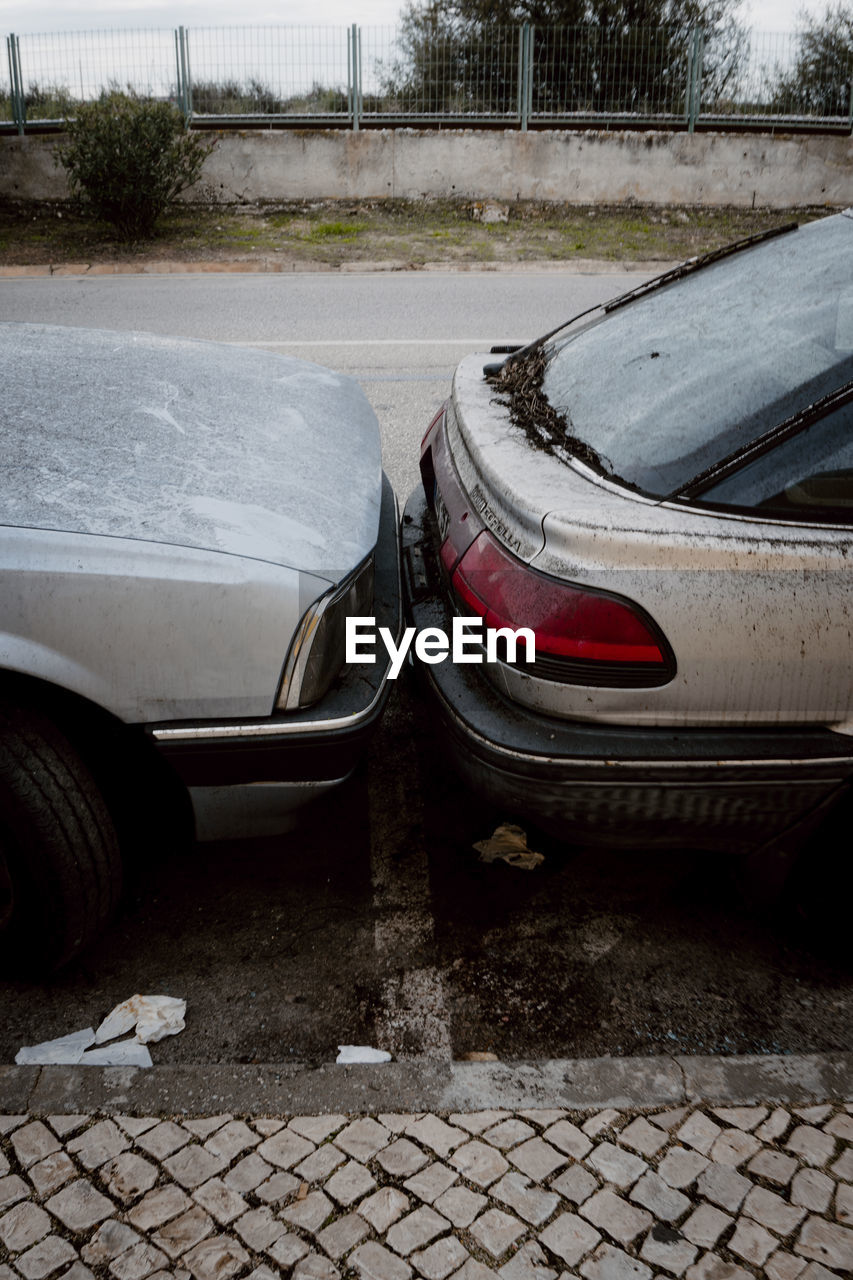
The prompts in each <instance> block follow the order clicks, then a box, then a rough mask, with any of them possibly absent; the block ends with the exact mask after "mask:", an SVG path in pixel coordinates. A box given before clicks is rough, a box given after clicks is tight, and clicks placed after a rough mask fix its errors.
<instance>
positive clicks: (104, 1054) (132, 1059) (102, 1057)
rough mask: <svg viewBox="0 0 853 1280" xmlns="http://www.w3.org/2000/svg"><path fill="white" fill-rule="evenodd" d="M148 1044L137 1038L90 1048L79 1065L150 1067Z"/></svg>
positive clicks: (151, 1064)
mask: <svg viewBox="0 0 853 1280" xmlns="http://www.w3.org/2000/svg"><path fill="white" fill-rule="evenodd" d="M153 1065H154V1064H153V1062H152V1061H151V1054H150V1053H149V1052H148V1046H147V1045H145V1044H140V1043H139V1041H138V1040H118V1041H117V1042H116V1043H115V1044H107V1045H104V1046H103V1047H102V1048H100V1049H90V1050H89V1052H88V1053H84V1054H83V1057H82V1058H81V1059H80V1066H81V1067H152V1066H153Z"/></svg>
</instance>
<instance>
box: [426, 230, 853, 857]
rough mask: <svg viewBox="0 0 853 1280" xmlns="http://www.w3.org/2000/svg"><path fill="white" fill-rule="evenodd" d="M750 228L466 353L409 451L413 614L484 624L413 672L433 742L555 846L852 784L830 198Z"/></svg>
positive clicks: (673, 838)
mask: <svg viewBox="0 0 853 1280" xmlns="http://www.w3.org/2000/svg"><path fill="white" fill-rule="evenodd" d="M757 240H758V242H756V241H755V240H751V241H749V242H747V243H741V244H739V245H736V246H732V247H731V248H729V249H727V250H725V251H721V252H718V253H715V254H711V255H708V256H707V257H706V258H703V259H700V260H695V261H693V262H690V263H687V264H685V265H684V266H683V267H681V268H678V269H676V270H674V271H672V272H669V273H667V274H666V275H664V276H662V277H660V278H659V279H657V280H654V281H651V282H650V283H648V284H644V285H642V286H641V287H639V288H638V289H635V290H633V291H632V292H631V293H629V294H627V295H624V296H622V297H620V298H617V299H614V300H613V301H612V302H610V303H609V304H607V305H605V306H602V307H599V308H596V309H593V310H592V311H591V312H589V313H587V314H585V315H583V316H581V317H577V318H576V319H575V320H573V321H570V322H569V323H567V324H566V325H565V326H564V327H563V328H561V329H559V330H557V331H556V332H553V333H551V334H549V335H546V337H544V338H542V339H539V340H538V341H536V342H533V343H531V344H530V345H529V346H527V347H525V348H522V349H518V350H514V351H511V352H509V353H508V354H507V353H506V351H505V350H504V351H503V352H500V353H499V352H498V351H493V352H492V353H490V354H487V355H478V356H471V357H469V358H467V359H465V360H463V362H462V363H461V364H460V365H459V367H458V369H457V371H456V375H455V378H454V381H453V390H452V395H451V397H450V399H449V400H448V401H447V403H446V405H445V406H444V409H443V410H442V411H441V413H440V414H439V416H438V417H437V419H436V420H435V421H434V422H433V423H432V426H431V427H430V429H429V431H428V433H427V436H426V438H425V440H424V442H423V446H422V458H421V473H422V477H423V486H422V488H420V489H419V490H418V491H416V492H415V493H414V494H413V495H412V497H411V498H410V500H409V503H408V505H407V508H406V513H405V516H404V522H403V538H404V551H405V555H404V563H405V565H406V582H407V591H408V599H409V609H410V612H411V619H412V622H413V624H414V625H415V626H416V627H417V628H418V629H424V628H427V627H439V628H443V629H444V630H446V631H449V630H450V628H451V626H452V623H453V618H454V617H457V618H462V617H465V618H473V619H476V620H477V624H478V626H479V627H482V626H483V625H485V626H486V627H487V628H491V629H492V631H493V633H494V635H495V637H498V639H496V641H495V647H494V649H493V653H492V657H493V659H494V660H493V661H488V660H485V655H481V656H483V658H484V660H481V661H479V662H474V661H471V659H470V658H469V659H466V661H465V662H464V663H460V662H453V661H444V662H431V663H430V664H428V665H427V664H423V663H422V664H420V669H421V674H422V675H423V678H424V680H425V681H426V683H427V686H428V691H429V695H430V697H431V700H432V702H433V704H434V709H435V711H436V712H437V719H438V720H439V722H440V724H441V726H442V727H443V730H444V734H445V738H446V742H447V746H448V749H449V752H450V754H451V758H452V760H453V762H454V764H455V765H456V767H457V768H458V770H459V771H461V773H462V775H463V777H464V778H465V779H467V781H468V782H469V783H470V784H471V785H472V786H473V787H475V788H477V789H479V790H480V791H481V792H482V793H484V794H485V795H486V796H488V797H489V798H490V799H492V800H494V801H495V802H496V803H498V804H499V805H500V806H501V809H502V811H503V812H505V813H507V814H511V813H518V814H521V815H526V816H528V817H531V818H533V819H534V820H536V821H537V822H538V823H539V824H540V825H541V826H543V827H546V828H548V827H551V828H554V829H555V830H557V831H559V832H560V834H561V835H563V836H566V835H567V836H568V837H569V838H570V839H571V840H572V841H574V842H576V843H583V844H595V843H598V844H602V845H603V844H607V845H622V846H639V847H649V846H658V847H660V846H668V847H680V846H685V845H688V846H700V847H705V848H709V849H717V850H725V851H732V852H735V851H747V850H751V851H753V852H754V851H756V850H757V849H758V848H761V847H765V848H768V849H769V848H770V847H772V846H773V844H774V842H776V844H777V846H778V842H780V841H785V840H789V841H790V842H791V843H792V844H793V843H794V842H795V840H796V839H798V838H800V837H801V836H802V835H803V834H804V833H805V831H806V830H807V829H811V828H812V827H813V826H814V825H815V824H816V823H817V821H818V819H819V818H820V816H821V815H822V814H823V813H824V812H825V811H827V810H828V808H829V807H830V806H831V805H832V804H833V803H834V802H835V801H836V800H837V799H838V798H840V796H841V795H842V794H843V793H844V792H845V790H846V789H848V788H849V785H850V779H851V776H852V775H853V596H851V585H853V529H851V526H853V216H851V213H849V212H848V213H847V214H844V215H837V216H833V217H829V218H826V219H825V220H822V221H820V222H816V223H813V224H811V225H808V226H805V227H803V228H802V229H797V228H796V227H789V228H783V229H780V230H779V231H778V232H774V233H772V234H770V235H764V236H762V237H759V238H757ZM521 628H526V629H528V630H529V631H532V632H533V633H535V656H534V657H533V660H530V659H531V655H530V653H529V652H528V650H527V647H526V645H525V646H522V645H521V644H520V642H519V643H515V641H514V640H513V641H512V647H511V646H510V639H511V637H510V635H509V634H508V633H511V632H515V631H517V630H518V629H521ZM501 629H503V631H504V632H506V633H507V634H506V635H504V636H499V631H500V630H501ZM477 634H481V632H478V633H477ZM498 640H499V641H500V645H499V644H498ZM501 646H502V647H501Z"/></svg>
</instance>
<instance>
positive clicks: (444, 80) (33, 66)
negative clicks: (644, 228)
mask: <svg viewBox="0 0 853 1280" xmlns="http://www.w3.org/2000/svg"><path fill="white" fill-rule="evenodd" d="M6 52H7V59H6V61H7V68H6V70H7V76H6V80H5V86H4V83H3V79H2V77H0V123H3V124H6V125H9V124H15V125H17V127H18V128H19V130H23V129H24V127H25V126H26V125H27V124H32V125H42V126H44V125H49V124H58V123H59V122H61V121H63V120H65V119H68V118H69V117H70V116H73V114H74V110H75V107H76V105H78V104H79V103H81V102H87V101H91V100H93V99H95V98H98V97H100V96H102V95H105V94H108V93H110V92H112V91H116V90H118V91H122V92H126V93H131V94H134V95H136V96H140V97H151V98H158V99H165V100H168V101H171V102H174V103H175V104H176V105H177V106H178V107H179V108H180V109H181V110H182V111H183V112H184V114H185V116H186V117H187V119H188V120H196V121H199V122H205V121H208V122H218V123H222V124H223V125H224V124H226V123H227V122H229V121H233V122H237V123H239V122H240V121H243V120H252V121H266V120H269V121H278V122H280V123H283V124H287V123H288V122H290V123H294V124H295V123H302V122H309V121H316V122H318V123H327V124H332V125H344V126H349V127H352V128H358V127H360V125H361V123H362V122H364V123H365V124H370V123H401V124H405V123H413V124H416V123H424V122H434V123H439V124H440V123H442V122H453V123H456V124H462V125H464V124H472V125H473V124H477V123H491V122H495V123H505V124H507V125H509V126H516V127H521V128H527V127H528V126H537V125H538V126H540V127H544V126H555V127H557V126H568V127H571V126H573V125H577V124H593V125H594V124H602V123H608V124H614V125H618V124H620V123H621V124H624V125H628V126H634V127H644V126H647V127H650V126H652V125H664V126H672V127H680V126H685V127H687V128H691V129H692V128H695V127H696V126H697V125H703V124H704V125H709V126H710V125H716V126H718V127H726V126H732V127H746V126H750V125H753V126H756V127H765V126H767V125H768V124H769V125H777V124H778V125H784V124H789V125H791V126H792V127H798V126H806V127H831V128H848V129H849V128H851V125H853V116H851V61H853V58H851V54H853V50H851V49H850V48H848V47H847V46H845V45H844V43H843V42H841V43H838V42H836V43H835V44H834V45H832V46H827V45H826V44H825V43H823V44H822V43H821V42H820V41H816V40H815V39H814V37H813V36H810V34H809V33H808V32H806V33H800V34H796V35H791V34H789V35H785V34H782V35H778V34H775V35H774V34H769V33H767V32H755V31H747V30H745V29H742V28H735V29H733V30H731V31H729V32H728V33H727V35H726V36H725V38H721V37H719V36H717V37H716V38H711V37H708V38H706V37H705V36H704V35H703V32H702V31H701V29H699V28H694V29H690V28H687V27H684V26H680V27H679V26H659V27H656V28H642V29H634V30H615V31H612V30H611V31H606V30H604V29H602V28H601V27H598V26H593V25H587V26H581V27H545V26H543V27H537V26H534V25H531V24H523V25H519V26H506V27H501V26H484V25H479V26H477V27H471V28H467V29H458V28H449V27H447V26H446V25H442V24H440V23H436V22H435V21H432V23H431V22H430V21H428V20H427V19H426V17H424V19H423V20H422V21H419V22H418V21H409V22H403V23H402V24H401V25H400V26H398V27H360V26H358V25H353V26H351V27H325V26H264V27H260V26H258V27H207V28H189V29H188V28H184V27H180V28H178V29H177V30H166V29H149V30H110V31H86V32H58V33H54V34H47V35H21V36H12V35H10V36H8V37H7V40H6Z"/></svg>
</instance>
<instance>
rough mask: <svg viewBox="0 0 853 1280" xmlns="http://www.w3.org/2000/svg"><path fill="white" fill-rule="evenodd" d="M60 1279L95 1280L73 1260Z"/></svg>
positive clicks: (86, 1269) (79, 1263)
mask: <svg viewBox="0 0 853 1280" xmlns="http://www.w3.org/2000/svg"><path fill="white" fill-rule="evenodd" d="M0 1271H2V1267H0ZM0 1280H2V1277H0ZM62 1280H95V1277H94V1275H93V1274H92V1272H91V1271H90V1270H89V1268H88V1267H84V1266H83V1263H82V1262H74V1263H72V1264H71V1266H70V1267H69V1268H68V1270H67V1271H65V1272H63V1275H62ZM167 1280H171V1277H167Z"/></svg>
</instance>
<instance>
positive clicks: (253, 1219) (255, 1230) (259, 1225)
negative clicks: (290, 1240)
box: [231, 1205, 285, 1253]
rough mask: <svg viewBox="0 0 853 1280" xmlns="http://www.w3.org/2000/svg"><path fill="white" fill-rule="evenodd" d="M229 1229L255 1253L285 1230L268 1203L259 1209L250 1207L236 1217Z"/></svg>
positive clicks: (268, 1244) (266, 1247)
mask: <svg viewBox="0 0 853 1280" xmlns="http://www.w3.org/2000/svg"><path fill="white" fill-rule="evenodd" d="M231 1229H232V1231H236V1233H237V1235H238V1236H239V1237H240V1239H241V1240H242V1241H243V1243H244V1244H246V1245H248V1246H249V1248H250V1249H254V1250H255V1252H256V1253H261V1252H263V1250H264V1249H268V1248H269V1247H270V1245H271V1244H273V1243H274V1241H276V1240H277V1239H278V1238H279V1236H282V1235H284V1232H285V1226H284V1223H283V1222H279V1220H278V1218H276V1217H275V1216H274V1214H273V1211H272V1209H270V1207H269V1206H268V1205H264V1206H263V1207H262V1208H261V1209H250V1210H249V1212H248V1213H244V1214H243V1216H242V1218H238V1219H237V1221H236V1222H235V1223H234V1225H233V1227H232V1228H231Z"/></svg>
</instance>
